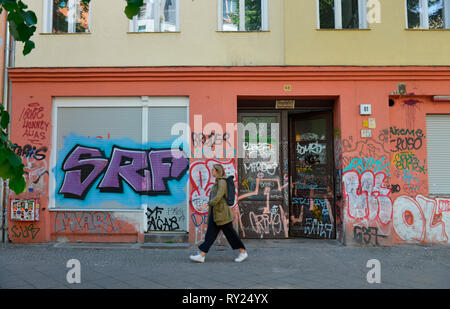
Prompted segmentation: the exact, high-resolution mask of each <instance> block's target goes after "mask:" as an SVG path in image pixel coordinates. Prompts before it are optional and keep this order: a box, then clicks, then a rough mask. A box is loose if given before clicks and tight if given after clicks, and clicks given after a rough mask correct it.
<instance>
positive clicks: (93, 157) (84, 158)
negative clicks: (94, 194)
mask: <svg viewBox="0 0 450 309" xmlns="http://www.w3.org/2000/svg"><path fill="white" fill-rule="evenodd" d="M107 164H108V160H107V159H105V155H104V153H103V152H102V151H100V150H99V149H96V148H90V147H84V146H81V145H76V146H75V147H74V148H73V149H72V150H71V151H70V153H69V154H68V155H67V157H66V158H65V159H64V162H63V166H62V170H63V171H64V172H65V175H64V181H63V184H62V186H61V188H60V190H59V193H60V194H64V197H65V198H76V199H81V200H84V198H85V197H86V194H87V193H88V192H89V190H90V188H91V187H92V185H93V184H94V182H95V181H96V180H97V178H98V177H99V176H100V175H101V173H103V171H104V169H105V167H106V165H107Z"/></svg>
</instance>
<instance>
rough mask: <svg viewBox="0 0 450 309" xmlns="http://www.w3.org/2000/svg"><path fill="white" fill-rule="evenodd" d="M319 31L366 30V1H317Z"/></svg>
mask: <svg viewBox="0 0 450 309" xmlns="http://www.w3.org/2000/svg"><path fill="white" fill-rule="evenodd" d="M317 5H318V10H317V11H318V14H319V17H318V19H319V29H366V28H367V18H366V15H367V2H366V0H318V4H317Z"/></svg>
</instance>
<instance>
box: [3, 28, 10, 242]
mask: <svg viewBox="0 0 450 309" xmlns="http://www.w3.org/2000/svg"><path fill="white" fill-rule="evenodd" d="M5 32H6V40H5V41H6V42H5V44H6V46H5V59H4V65H3V105H4V108H5V110H6V111H9V110H11V100H10V99H11V96H10V93H9V76H8V68H9V66H10V56H11V54H12V53H13V50H11V35H10V33H9V23H8V22H6V30H5ZM8 135H9V130H8ZM8 137H9V136H8ZM1 186H2V190H1V191H2V194H1V195H0V196H1V197H2V200H1V201H0V202H1V203H2V205H3V207H2V212H3V213H2V222H1V228H2V239H3V242H4V243H6V240H7V232H6V231H7V229H8V220H7V214H8V211H7V207H8V205H7V201H8V197H7V193H8V188H7V186H6V181H5V180H2V184H1Z"/></svg>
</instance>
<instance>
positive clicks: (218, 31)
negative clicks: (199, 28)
mask: <svg viewBox="0 0 450 309" xmlns="http://www.w3.org/2000/svg"><path fill="white" fill-rule="evenodd" d="M216 32H217V33H261V32H270V30H254V31H250V30H249V31H247V30H246V31H225V30H216Z"/></svg>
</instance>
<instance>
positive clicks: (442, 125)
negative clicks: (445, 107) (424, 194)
mask: <svg viewBox="0 0 450 309" xmlns="http://www.w3.org/2000/svg"><path fill="white" fill-rule="evenodd" d="M449 136H450V115H427V145H428V146H427V147H428V182H429V194H430V195H440V196H443V195H450V138H449Z"/></svg>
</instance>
